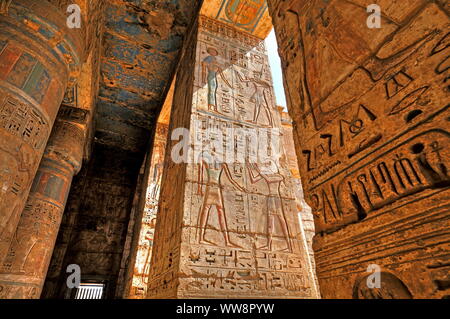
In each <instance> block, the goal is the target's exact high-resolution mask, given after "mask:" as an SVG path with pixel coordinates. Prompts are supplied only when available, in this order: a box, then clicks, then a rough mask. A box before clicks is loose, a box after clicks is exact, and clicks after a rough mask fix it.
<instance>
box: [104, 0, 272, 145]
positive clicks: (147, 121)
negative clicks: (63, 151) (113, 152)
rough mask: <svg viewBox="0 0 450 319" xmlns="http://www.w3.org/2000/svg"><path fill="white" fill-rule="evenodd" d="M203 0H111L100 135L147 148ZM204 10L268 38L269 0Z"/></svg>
mask: <svg viewBox="0 0 450 319" xmlns="http://www.w3.org/2000/svg"><path fill="white" fill-rule="evenodd" d="M201 3H202V1H201V0H195V1H192V0H107V6H106V12H105V15H106V23H105V30H104V39H103V54H102V58H101V67H100V75H101V76H100V90H99V97H98V102H97V110H96V112H97V116H96V119H97V120H96V133H95V137H96V141H97V142H100V143H102V144H106V145H112V146H119V147H121V148H124V149H127V150H130V151H142V152H143V151H145V150H146V144H147V142H148V139H149V137H150V135H151V134H150V132H151V130H152V128H153V125H154V123H155V121H156V119H157V117H158V114H159V113H160V111H161V108H162V105H163V104H164V101H165V98H166V95H167V93H168V91H169V87H170V85H171V81H172V78H173V75H174V71H175V68H176V65H177V62H178V57H179V54H180V49H181V48H182V45H183V39H184V36H185V34H186V32H187V31H188V28H189V25H190V24H191V23H192V21H193V19H194V17H195V15H196V14H197V12H198V11H199V7H198V6H200V5H201ZM200 13H201V14H202V15H205V16H208V17H211V18H214V19H217V20H219V21H221V22H223V23H225V24H228V25H231V26H234V27H236V28H237V29H239V30H241V31H245V32H248V33H251V34H253V35H255V36H257V37H260V38H265V37H266V36H267V34H268V33H269V32H270V30H271V28H272V23H271V19H270V17H269V13H268V10H267V4H266V1H265V0H207V1H204V3H203V6H202V9H201V12H200Z"/></svg>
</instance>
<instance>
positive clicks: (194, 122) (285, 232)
mask: <svg viewBox="0 0 450 319" xmlns="http://www.w3.org/2000/svg"><path fill="white" fill-rule="evenodd" d="M191 41H196V46H193V48H192V49H191V48H188V49H187V50H186V51H187V52H186V53H185V54H186V55H185V58H184V59H185V60H186V61H185V62H183V64H182V69H181V70H183V71H180V74H179V75H177V80H178V81H179V82H178V83H177V87H176V88H175V97H174V106H173V110H172V114H182V113H179V111H178V110H177V108H182V107H186V108H189V109H188V112H186V113H184V114H185V115H186V116H189V117H188V118H187V119H184V120H183V119H174V118H172V122H171V128H170V129H169V132H170V130H172V129H173V128H176V127H177V125H179V124H181V122H183V121H185V122H186V120H188V121H189V122H190V139H191V142H192V143H193V144H195V145H196V146H195V147H196V148H197V147H199V146H201V147H202V148H201V149H198V150H192V149H191V151H190V152H189V155H188V160H189V164H187V165H184V164H178V167H177V166H175V167H176V168H170V166H173V165H174V164H172V163H171V162H172V161H173V158H171V157H170V156H171V152H169V153H168V155H167V156H166V166H165V169H164V175H163V178H164V179H165V180H164V181H163V186H162V193H161V197H160V210H159V213H158V214H159V215H158V220H157V225H156V233H155V244H154V252H153V259H152V268H151V270H150V278H149V288H148V297H151V298H155V297H156V298H158V297H209V298H210V297H282V298H286V297H290V298H314V297H316V296H317V295H316V287H315V285H314V281H313V279H312V276H311V272H310V268H309V264H308V262H307V261H306V255H307V253H308V252H307V249H306V245H305V242H304V241H303V238H302V237H301V230H300V226H299V220H298V215H297V207H296V202H295V195H294V194H293V193H292V187H293V186H292V180H291V175H290V172H289V170H288V167H287V162H286V156H285V154H284V149H283V147H282V146H281V145H280V143H278V144H277V143H275V140H276V139H279V138H280V129H281V121H280V114H279V113H278V110H277V108H276V105H275V100H274V93H273V88H272V79H271V75H270V69H269V64H268V57H267V54H266V50H265V47H264V42H263V41H262V40H259V39H257V38H254V37H252V36H250V35H247V34H244V33H241V32H238V31H236V30H235V29H233V28H231V27H227V26H225V25H223V24H221V23H218V22H217V21H214V20H211V19H207V18H204V17H201V19H200V28H199V33H198V37H197V38H193V39H191ZM194 44H195V42H194ZM191 45H192V44H191ZM195 47H196V50H195V51H193V50H194V48H195ZM190 59H192V60H190ZM194 61H195V67H194V63H193V62H194ZM189 67H194V72H195V74H194V78H192V76H189V75H187V74H185V72H187V71H186V70H190V69H189ZM186 77H188V79H186ZM183 85H187V86H190V90H187V91H186V90H185V89H183V87H182V86H183ZM177 90H179V91H178V92H177ZM190 91H192V92H193V93H192V100H191V99H190V98H184V99H183V98H182V93H183V94H188V93H189V92H190ZM186 92H188V93H186ZM183 103H184V104H183ZM244 132H252V133H254V134H257V135H255V139H251V138H249V137H248V136H247V135H246V134H245V133H244ZM227 133H228V134H231V135H228V136H227V137H228V138H227V137H226V136H225V135H226V134H227ZM271 141H272V142H273V143H271ZM274 145H275V146H274ZM171 149H172V148H168V150H171ZM261 150H263V151H265V152H263V153H265V154H268V155H267V157H266V158H264V160H261V161H260V160H259V159H258V160H256V161H252V160H250V159H251V158H253V157H255V156H256V155H257V153H258V151H261ZM227 151H228V152H229V154H232V155H233V156H235V159H234V160H232V161H224V159H223V157H222V155H223V154H224V152H227ZM278 153H279V154H280V155H281V158H279V157H278V156H277V154H278ZM255 158H256V157H255ZM175 165H177V164H175ZM177 169H179V170H183V171H184V173H182V174H178V173H177ZM172 174H173V175H172ZM183 174H184V175H185V177H184V176H183ZM174 183H175V184H174ZM181 183H182V184H181ZM174 187H175V188H174ZM178 187H179V188H178ZM169 188H171V193H176V196H178V198H179V199H177V200H172V199H170V198H169V197H168V196H170V195H169ZM179 191H182V192H183V193H177V192H179ZM182 194H183V195H182ZM177 203H178V204H181V206H180V208H179V210H176V209H173V207H174V206H175V205H177ZM180 210H181V215H180ZM180 222H181V225H180V226H181V227H180V228H178V226H177V223H180ZM178 229H180V230H178ZM178 236H180V237H178Z"/></svg>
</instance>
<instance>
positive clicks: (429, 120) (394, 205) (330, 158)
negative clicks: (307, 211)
mask: <svg viewBox="0 0 450 319" xmlns="http://www.w3.org/2000/svg"><path fill="white" fill-rule="evenodd" d="M267 2H268V5H269V10H270V12H271V16H272V20H273V24H274V27H275V33H276V35H277V40H278V47H279V53H280V56H281V59H282V67H283V72H284V79H285V83H284V84H285V90H286V97H287V100H288V109H289V113H290V115H291V117H292V119H293V121H294V139H295V143H296V152H297V157H298V160H299V168H300V176H301V178H302V183H303V186H304V190H305V199H306V201H307V202H308V204H309V205H310V206H311V208H312V213H313V215H314V222H315V230H316V235H315V237H314V243H313V247H314V255H315V257H316V267H317V277H318V279H319V284H320V289H321V292H322V296H323V297H324V298H352V297H354V298H406V297H414V298H444V297H448V296H449V289H448V284H445V283H448V282H449V280H450V276H449V274H450V267H449V264H448V240H449V236H448V229H449V225H450V214H449V210H448V203H449V200H448V199H449V195H450V190H449V187H448V186H449V185H450V174H449V171H448V169H449V167H450V162H449V159H450V154H449V152H450V151H449V150H450V148H449V147H450V132H449V120H450V118H449V110H448V106H449V98H448V97H449V76H450V74H449V71H450V67H449V61H450V59H449V54H450V46H449V39H450V34H449V33H448V30H449V23H450V20H449V11H450V10H449V5H448V1H445V0H444V1H441V0H438V1H427V0H423V1H395V0H383V1H373V2H374V3H377V4H378V5H379V6H378V7H375V8H376V9H379V10H381V15H379V17H380V21H379V25H376V24H375V25H374V22H376V21H377V19H376V15H374V14H373V9H374V7H373V6H371V8H372V9H371V10H372V13H368V12H367V9H368V8H367V7H366V6H368V5H369V4H370V3H371V2H369V1H338V0H331V1H321V0H268V1H267ZM369 9H370V8H369ZM369 11H370V10H369ZM374 271H378V273H380V274H381V283H382V285H381V288H379V289H378V288H377V289H375V288H370V287H368V285H367V284H366V283H367V280H366V279H367V278H368V276H370V275H371V274H373V272H374ZM369 279H370V278H369Z"/></svg>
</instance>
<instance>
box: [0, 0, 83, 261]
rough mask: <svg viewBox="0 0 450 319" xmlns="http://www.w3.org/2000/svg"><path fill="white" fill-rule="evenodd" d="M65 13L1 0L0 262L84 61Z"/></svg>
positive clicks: (77, 33) (29, 1) (34, 0)
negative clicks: (54, 125)
mask: <svg viewBox="0 0 450 319" xmlns="http://www.w3.org/2000/svg"><path fill="white" fill-rule="evenodd" d="M66 19H67V17H66V16H65V11H61V10H59V9H58V8H57V7H55V6H53V5H52V4H50V3H49V2H47V1H41V0H14V1H6V0H1V1H0V30H1V31H0V262H1V261H2V260H3V258H4V257H5V255H6V253H7V250H8V247H9V243H10V241H11V238H12V235H13V234H14V231H15V229H16V226H17V223H18V220H19V217H20V214H21V212H22V210H23V208H24V205H25V201H26V199H27V196H28V193H29V190H30V187H31V183H32V181H33V179H34V176H35V174H36V170H37V168H38V166H39V162H40V160H41V157H42V154H43V152H44V149H45V146H46V143H47V140H48V137H49V135H50V132H51V130H52V126H53V122H54V120H55V117H56V114H57V112H58V109H59V106H60V104H61V101H62V99H63V96H64V92H65V90H66V87H67V86H68V84H71V83H73V82H74V81H75V79H76V77H77V75H78V73H79V69H80V65H81V63H82V61H83V51H84V49H83V44H82V35H81V33H82V32H81V30H80V29H69V28H68V27H67V25H66Z"/></svg>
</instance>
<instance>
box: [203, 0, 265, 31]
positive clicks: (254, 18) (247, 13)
mask: <svg viewBox="0 0 450 319" xmlns="http://www.w3.org/2000/svg"><path fill="white" fill-rule="evenodd" d="M200 14H202V15H204V16H207V17H210V18H213V19H217V20H219V21H220V22H223V23H226V24H228V25H230V26H233V27H235V28H237V29H238V30H241V31H244V32H247V33H250V34H252V35H254V36H257V37H258V38H261V39H265V38H266V37H267V35H268V34H269V32H270V30H271V29H272V20H271V18H270V16H269V10H268V8H267V2H266V0H208V1H206V2H205V3H204V4H203V7H202V10H201V12H200Z"/></svg>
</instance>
